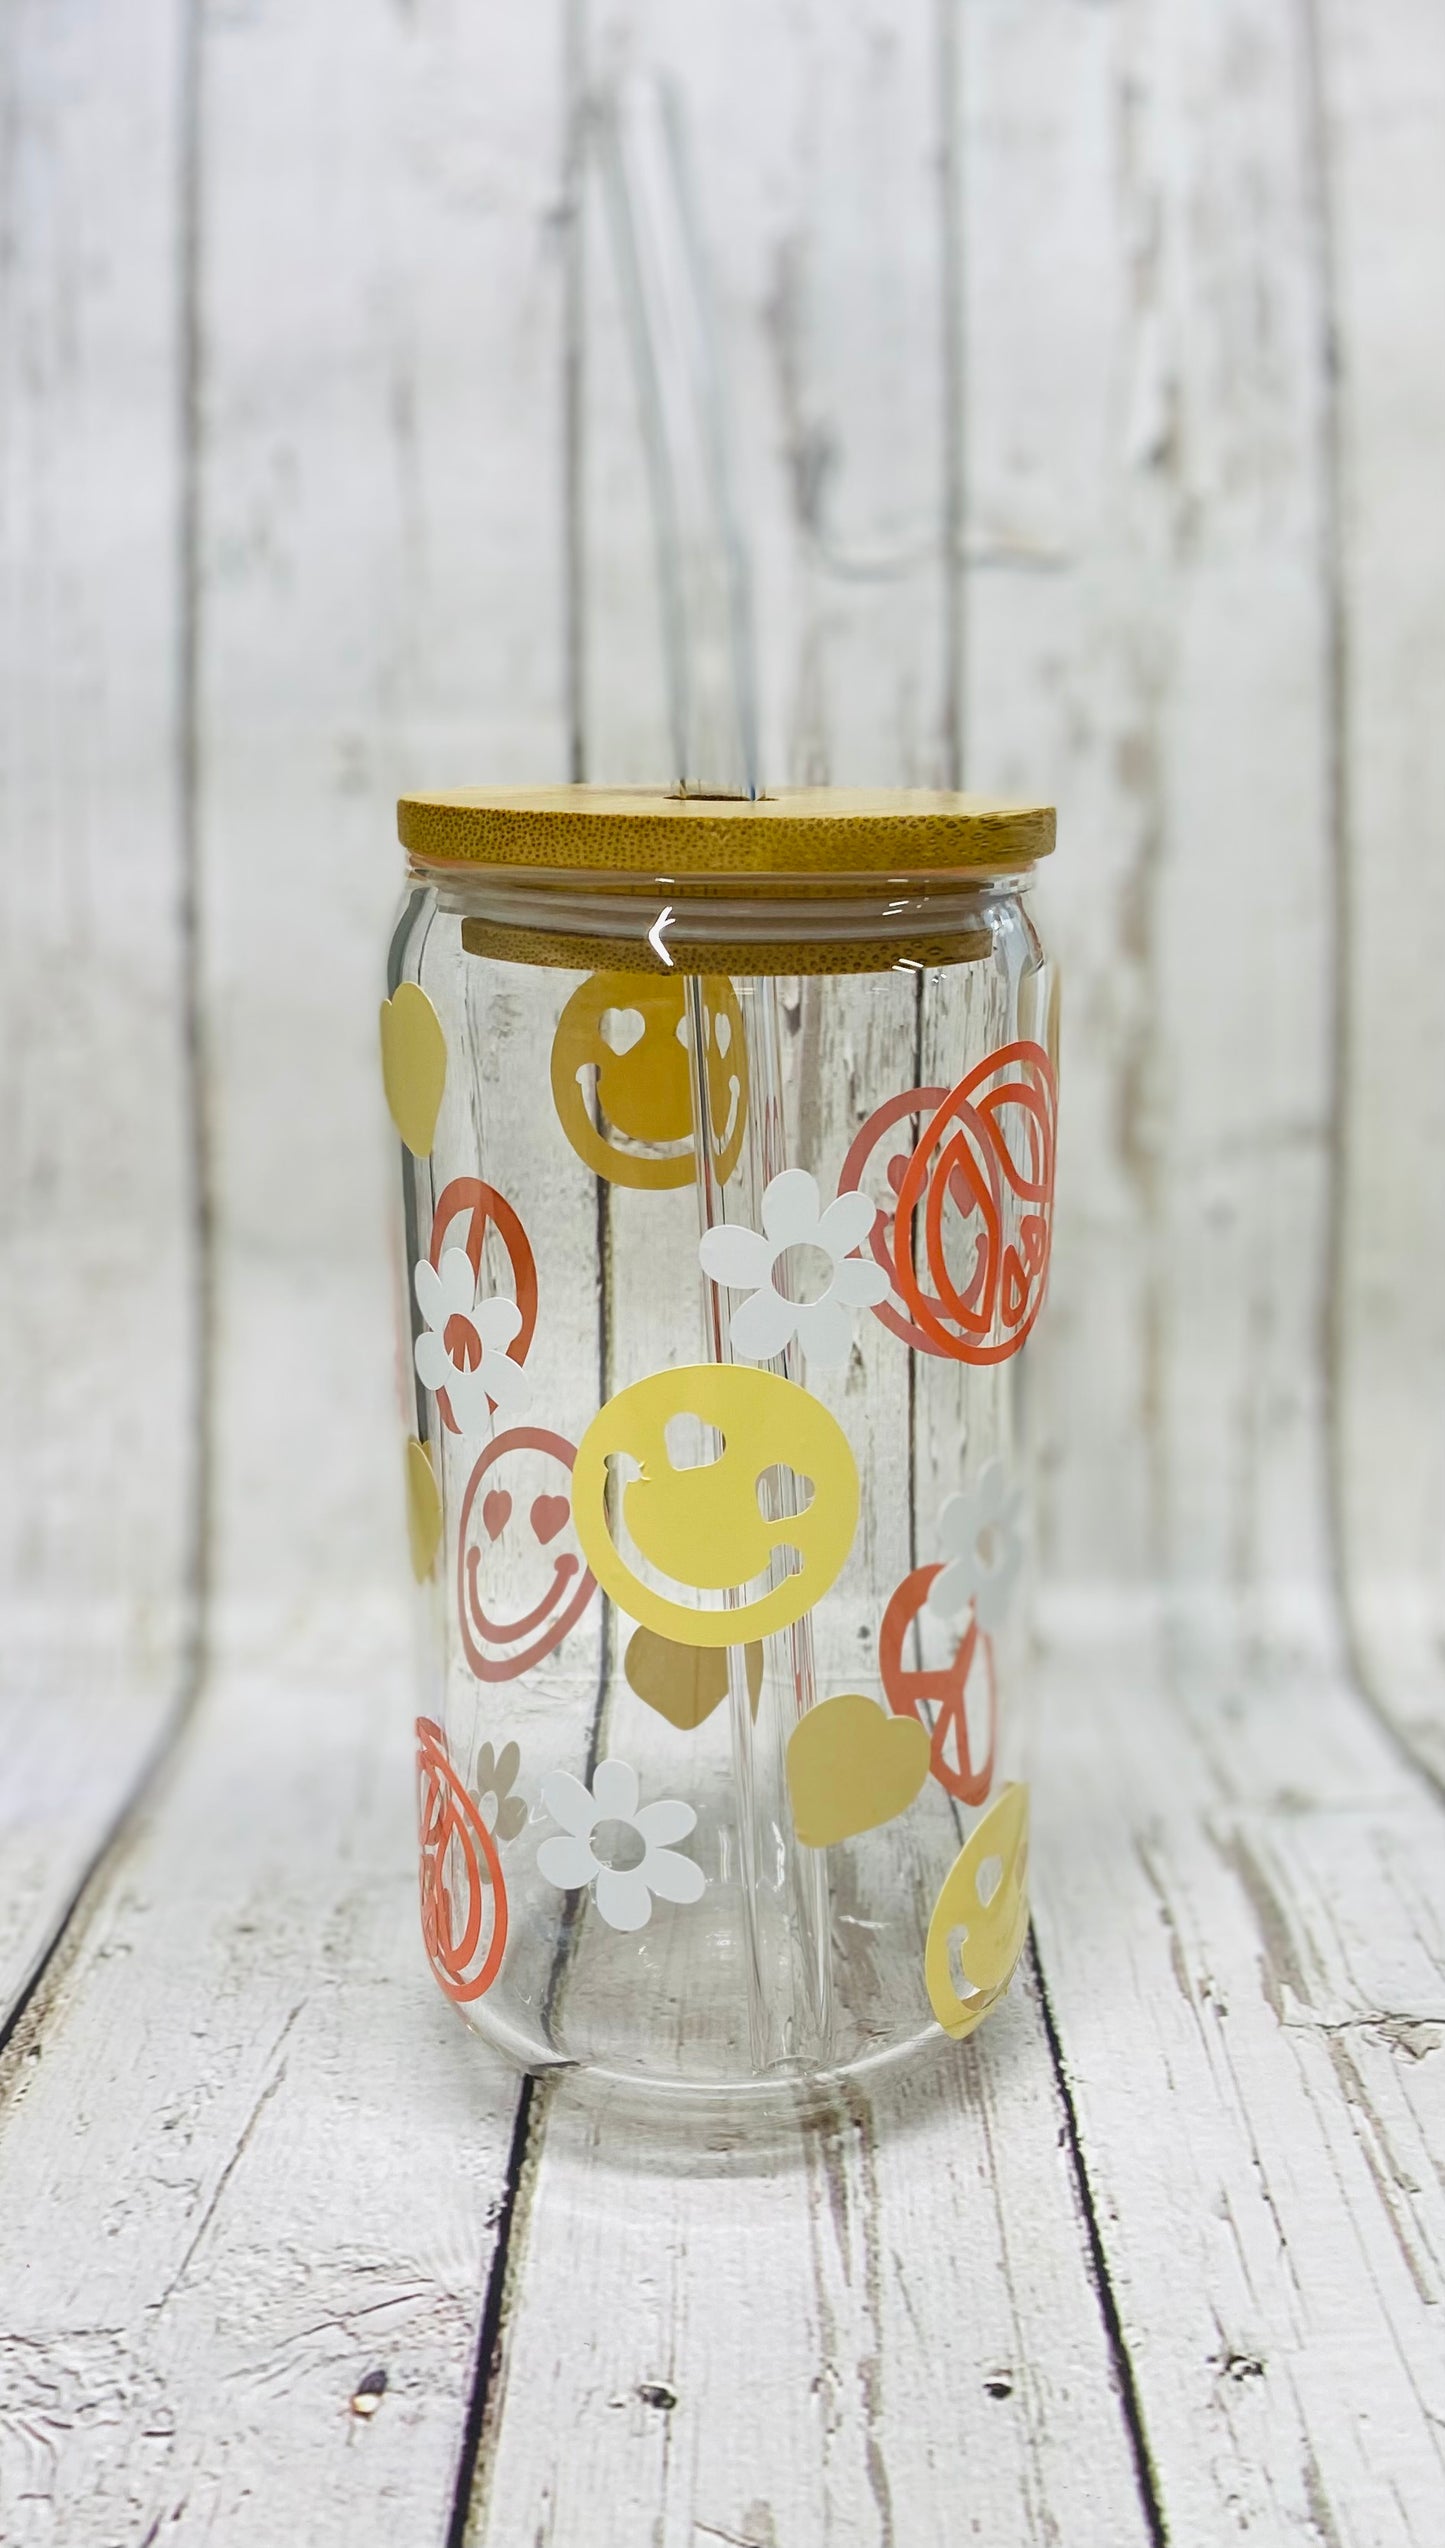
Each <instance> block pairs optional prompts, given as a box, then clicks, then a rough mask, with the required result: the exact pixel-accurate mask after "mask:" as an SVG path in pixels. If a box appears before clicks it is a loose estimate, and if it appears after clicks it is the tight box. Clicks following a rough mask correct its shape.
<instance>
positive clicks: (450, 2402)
mask: <svg viewBox="0 0 1445 2548" xmlns="http://www.w3.org/2000/svg"><path fill="white" fill-rule="evenodd" d="M629 65H631V66H632V67H633V68H635V69H640V70H648V69H662V70H666V71H668V72H670V73H671V74H672V75H674V76H675V78H676V79H677V81H678V83H679V86H680V90H681V93H682V95H683V97H684V99H685V102H686V104H687V107H688V111H689V115H690V119H691V125H692V131H693V136H694V144H695V156H696V170H697V182H698V191H699V196H700V200H701V204H702V208H703V214H704V219H705V224H706V229H707V233H708V238H709V243H710V248H711V253H712V257H713V262H714V269H715V279H716V285H717V290H718V296H719V304H720V310H721V314H722V323H723V332H724V338H725V342H726V346H727V355H728V369H729V395H730V402H731V407H732V413H733V422H734V429H735V435H736V442H737V457H738V472H739V483H740V489H741V493H742V498H743V502H744V507H745V511H746V516H747V520H748V523H749V527H750V532H751V537H752V541H753V547H754V558H755V570H756V581H757V590H758V604H759V636H760V649H761V672H762V716H763V732H764V750H765V766H766V770H767V774H768V776H769V777H770V778H771V779H773V780H775V781H786V780H812V781H828V780H834V781H839V782H846V781H859V782H862V781H872V782H878V783H914V784H920V783H924V784H927V783H938V782H947V781H949V780H951V779H952V778H953V777H954V776H955V775H958V774H961V775H962V776H963V777H964V778H965V779H966V781H967V783H968V784H970V785H974V786H978V787H981V788H999V789H1004V790H1018V791H1023V792H1028V793H1031V794H1032V793H1047V794H1049V795H1052V796H1054V797H1056V798H1057V800H1058V802H1059V805H1060V809H1061V850H1060V855H1059V858H1058V860H1057V862H1056V866H1055V868H1054V870H1053V871H1051V872H1050V873H1049V875H1048V876H1047V879H1046V881H1045V882H1044V884H1043V885H1041V887H1040V892H1039V902H1040V910H1041V918H1042V920H1043V924H1044V926H1045V929H1046V932H1047V934H1048V935H1049V936H1050V937H1051V939H1052V941H1053V943H1054V944H1055V946H1056V947H1057V949H1058V951H1059V953H1060V956H1061V958H1062V960H1063V964H1064V969H1065V986H1066V1001H1065V1030H1064V1090H1065V1117H1064V1133H1065V1139H1064V1146H1063V1157H1062V1177H1063V1186H1062V1192H1061V1198H1060V1219H1059V1228H1058V1237H1057V1252H1056V1269H1057V1270H1056V1279H1055V1285H1054V1293H1053V1299H1052V1303H1051V1309H1050V1317H1049V1321H1048V1325H1047V1330H1046V1332H1045V1333H1042V1334H1041V1336H1040V1340H1039V1352H1038V1359H1037V1362H1036V1363H1035V1364H1034V1365H1033V1394H1034V1406H1033V1416H1034V1422H1035V1428H1036V1438H1037V1442H1038V1447H1039V1541H1040V1554H1041V1558H1042V1561H1043V1575H1044V1596H1045V1597H1044V1601H1043V1606H1042V1621H1041V1625H1042V1633H1043V1654H1042V1661H1041V1671H1040V1695H1039V1723H1038V1740H1037V1749H1036V1762H1037V1794H1038V1804H1039V1845H1038V1853H1037V1859H1038V1864H1037V1892H1038V1909H1037V1919H1036V1932H1035V1953H1034V1958H1033V1961H1032V1963H1031V1967H1030V1971H1029V1973H1028V1974H1027V1976H1026V1977H1025V1979H1024V1981H1023V1982H1022V1983H1021V1985H1020V1987H1019V1989H1018V1991H1017V1992H1016V1994H1015V1997H1014V1999H1013V2001H1012V2003H1011V2004H1010V2007H1009V2008H1008V2010H1007V2011H1006V2012H1004V2013H1003V2015H1002V2016H1001V2017H1000V2019H999V2020H998V2021H997V2022H996V2024H995V2025H994V2026H992V2027H991V2028H990V2029H989V2030H987V2033H986V2035H985V2036H984V2038H982V2039H981V2040H980V2042H979V2043H978V2045H977V2046H976V2047H974V2048H973V2049H971V2050H970V2051H969V2052H968V2053H967V2054H966V2055H964V2056H963V2057H962V2058H959V2057H955V2058H953V2059H952V2060H950V2061H948V2062H946V2063H943V2064H940V2065H939V2066H938V2067H937V2068H936V2069H934V2070H932V2071H931V2072H927V2073H926V2074H925V2075H924V2077H923V2078H922V2079H921V2080H919V2081H918V2082H917V2083H916V2084H915V2085H913V2086H912V2087H911V2088H910V2089H908V2090H907V2091H906V2092H900V2093H899V2094H898V2095H896V2096H895V2097H893V2098H888V2097H877V2098H871V2099H867V2100H865V2099H863V2098H861V2097H860V2098H857V2099H856V2100H851V2101H850V2102H849V2103H848V2105H847V2107H846V2109H844V2110H840V2111H839V2112H838V2114H837V2115H836V2116H835V2117H833V2118H832V2120H831V2122H830V2123H828V2124H826V2125H824V2126H820V2127H818V2128H817V2129H814V2130H811V2131H809V2132H807V2133H800V2134H794V2135H787V2134H784V2135H780V2136H779V2137H778V2138H777V2139H776V2140H775V2141H772V2142H769V2143H768V2144H767V2145H766V2146H763V2147H750V2146H745V2145H742V2144H740V2143H737V2144H734V2145H732V2146H729V2147H728V2148H726V2149H724V2150H722V2151H718V2152H713V2153H709V2154H708V2156H707V2159H706V2163H705V2164H703V2163H702V2162H700V2161H699V2162H696V2163H694V2164H691V2165H689V2164H688V2163H686V2161H685V2159H684V2157H683V2155H682V2154H681V2153H680V2152H679V2151H678V2150H677V2149H676V2148H675V2147H672V2146H669V2145H667V2144H665V2143H662V2142H659V2143H658V2144H657V2145H656V2146H652V2145H651V2144H650V2143H648V2142H647V2141H646V2139H645V2138H640V2137H638V2136H637V2135H636V2134H635V2133H629V2132H626V2131H624V2130H623V2129H622V2128H621V2127H620V2126H619V2125H617V2124H616V2123H613V2122H610V2121H609V2119H608V2118H607V2117H606V2116H605V2115H600V2114H598V2113H596V2112H593V2111H590V2110H589V2109H587V2108H586V2107H585V2106H583V2105H580V2104H577V2103H574V2102H571V2101H570V2100H569V2099H568V2098H566V2097H565V2096H563V2095H560V2094H557V2093H554V2092H552V2091H548V2092H545V2093H544V2092H542V2091H534V2090H531V2089H522V2090H521V2091H520V2092H519V2090H518V2089H517V2087H516V2085H515V2083H513V2082H510V2081H508V2080H507V2079H505V2078H503V2077H501V2076H500V2075H499V2074H497V2073H494V2072H493V2071H492V2070H491V2069H490V2068H489V2067H488V2065H486V2064H485V2063H484V2062H481V2061H479V2060H478V2058H477V2056H476V2054H475V2052H474V2050H473V2049H472V2048H471V2047H470V2046H469V2045H468V2043H467V2042H466V2040H465V2039H464V2038H462V2037H461V2035H460V2033H459V2030H457V2029H456V2028H455V2026H454V2023H453V2021H451V2020H450V2018H449V2016H448V2013H447V2011H446V2010H445V2009H444V2008H443V2007H442V2005H441V2004H440V2002H439V2001H435V1995H434V1994H433V1993H432V1992H431V1991H430V1988H429V1985H428V1984H427V1982H426V1979H425V1976H424V1973H423V1971H422V1967H421V1959H420V1955H419V1952H418V1949H417V1945H416V1941H415V1935H414V1929H415V1918H414V1908H413V1883H414V1878H413V1868H412V1841H411V1834H410V1793H409V1779H408V1770H407V1719H408V1702H407V1687H406V1672H407V1663H406V1640H405V1611H404V1588H403V1585H402V1581H401V1570H400V1565H399V1557H400V1550H401V1544H402V1543H401V1517H400V1493H399V1480H398V1478H397V1475H396V1457H395V1443H394V1419H393V1416H392V1411H391V1404H390V1377H391V1368H392V1347H391V1342H390V1333H389V1303H388V1299H387V1290H386V1278H385V1274H384V1271H383V1268H384V1265H385V1249H384V1245H383V1236H384V1228H385V1213H386V1209H387V1204H388V1201H389V1197H388V1193H387V1187H386V1154H385V1146H384V1141H383V1136H382V1130H381V1125H380V1120H379V1108H378V1103H377V1096H376V1088H375V1057H374V1049H373V1042H374V1015H375V1002H376V997H377V989H378V982H379V976H380V966H381V950H382V946H383V943H384V932H385V929H386V925H387V919H388V914H389V911H390V907H391V904H392V901H393V897H394V894H395V887H396V877H397V864H396V851H395V847H394V843H393V841H392V839H391V815H390V800H391V799H392V797H393V796H394V795H395V794H396V792H397V790H398V788H399V787H401V786H402V785H405V784H422V785H433V786H445V785H447V784H449V783H454V784H461V783H465V782H466V781H468V780H471V781H478V780H492V781H495V782H509V781H510V782H521V781H525V780H528V779H553V778H560V777H564V776H566V775H568V774H582V773H585V774H586V775H588V776H591V777H594V778H599V779H630V778H656V777H659V776H662V775H664V774H665V766H666V765H665V752H666V724H665V703H664V698H663V690H662V679H661V654H660V645H659V637H658V625H657V609H656V597H655V592H654V588H653V583H652V578H651V529H650V523H649V519H648V514H647V502H646V486H645V478H644V472H643V465H642V458H641V447H640V442H639V436H638V427H637V415H636V406H635V396H634V390H633V384H632V379H631V374H630V371H629V368H628V363H627V357H626V349H625V340H624V334H623V329H622V324H621V314H620V311H619V307H618V297H617V286H616V280H615V275H614V270H613V265H612V261H611V255H610V250H609V245H608V238H607V231H606V224H605V219H604V213H603V206H602V202H601V194H600V184H599V177H598V170H597V164H596V157H595V151H594V148H593V144H592V140H591V132H592V114H593V108H594V104H595V100H596V99H597V97H598V95H599V94H600V92H601V90H602V88H603V86H604V84H605V83H606V82H608V81H610V80H612V79H614V78H616V77H617V76H618V75H619V73H621V72H622V71H623V70H625V69H626V68H627V66H629ZM0 98H3V117H0V128H3V132H4V137H5V138H4V149H3V161H0V183H3V186H4V208H3V222H4V241H5V253H4V256H3V258H0V451H3V470H0V592H3V596H4V615H3V621H0V649H3V682H0V701H3V705H0V718H3V725H0V735H3V744H0V788H3V807H4V826H5V837H4V860H3V865H0V893H3V896H4V926H3V930H0V968H3V991H0V1145H3V1163H4V1172H3V1191H4V1196H5V1208H4V1212H3V1217H0V1293H3V1303H4V1315H5V1339H6V1343H5V1350H4V1353H3V1355H0V1403H3V1411H4V1425H3V1433H4V1444H5V1453H4V1460H3V1464H0V1477H3V1489H0V1494H3V1503H0V1511H3V1519H4V1538H3V1548H4V1556H3V1569H0V1604H3V1608H0V1616H3V1622H4V1631H5V1633H4V1665H3V1675H0V1724H3V1729H4V1755H3V1762H4V1767H3V1775H0V2363H3V2376H0V2539H3V2540H4V2541H6V2542H7V2543H8V2542H15V2543H18V2548H41V2543H44V2548H50V2544H51V2543H53V2542H55V2541H57V2540H63V2541H64V2542H65V2543H66V2548H92V2544H93V2548H110V2543H113V2542H115V2541H118V2540H122V2539H123V2540H125V2541H127V2542H134V2543H136V2548H141V2543H144V2548H151V2544H152V2543H155V2542H162V2541H167V2542H168V2541H171V2540H176V2541H187V2540H191V2539H195V2540H199V2539H201V2538H203V2537H208V2536H212V2535H216V2536H222V2537H224V2538H225V2539H226V2540H227V2542H228V2543H235V2548H247V2543H250V2542H252V2541H254V2542H255V2543H257V2548H262V2543H264V2548H271V2543H273V2542H274V2541H275V2540H276V2539H278V2538H290V2537H295V2538H298V2539H305V2540H307V2541H309V2542H316V2543H318V2544H322V2543H327V2542H330V2541H332V2540H335V2541H337V2542H338V2543H339V2542H341V2541H343V2540H345V2541H346V2542H347V2543H348V2548H356V2543H367V2542H372V2541H374V2542H376V2543H377V2548H382V2543H388V2548H389V2543H392V2542H394V2541H396V2540H398V2539H402V2538H404V2539H406V2540H407V2541H408V2543H411V2542H416V2543H423V2542H430V2541H435V2542H436V2543H438V2548H442V2543H446V2548H461V2543H462V2542H464V2541H471V2542H473V2543H481V2542H484V2541H485V2542H487V2543H489V2548H512V2543H513V2542H520V2541H522V2540H527V2541H533V2540H535V2541H538V2542H547V2543H550V2548H574V2543H577V2544H578V2548H580V2544H581V2543H586V2548H611V2544H612V2543H614V2542H615V2543H617V2548H633V2544H634V2543H636V2542H638V2541H642V2540H648V2541H654V2542H657V2543H660V2548H714V2543H717V2542H722V2543H731V2548H813V2543H815V2542H828V2543H830V2544H831V2543H834V2542H837V2543H840V2548H853V2543H858V2548H901V2543H903V2542H905V2541H906V2542H910V2543H911V2542H913V2541H932V2540H934V2539H940V2540H941V2539H944V2538H948V2539H950V2540H952V2539H957V2538H962V2537H966V2536H972V2537H979V2538H988V2539H991V2540H993V2541H995V2542H997V2543H999V2548H1012V2543H1014V2542H1019V2543H1023V2542H1030V2543H1032V2542H1040V2543H1042V2542H1045V2541H1059V2540H1062V2541H1064V2542H1067V2543H1068V2548H1088V2543H1093V2542H1098V2543H1100V2548H1128V2543H1132V2542H1134V2541H1139V2542H1141V2543H1145V2542H1152V2543H1158V2542H1160V2541H1162V2540H1165V2539H1171V2540H1173V2541H1175V2542H1181V2543H1182V2542H1188V2543H1190V2548H1195V2543H1201V2548H1202V2544H1203V2543H1213V2542H1216V2541H1217V2542H1220V2543H1224V2542H1226V2541H1233V2540H1235V2539H1236V2538H1238V2537H1240V2536H1245V2537H1248V2538H1252V2539H1257V2540H1259V2541H1260V2542H1262V2543H1263V2542H1267V2543H1270V2548H1273V2543H1275V2542H1289V2543H1295V2542H1298V2543H1300V2548H1395V2543H1405V2542H1410V2543H1415V2548H1435V2543H1436V2542H1437V2541H1438V2538H1439V2535H1440V2506H1441V2503H1442V2501H1445V2471H1442V2465H1441V2460H1442V2450H1445V2444H1442V2435H1445V2346H1442V2342H1441V2334H1440V2326H1441V2321H1442V2318H1445V2308H1442V2289H1445V2202H1442V2195H1441V2184H1442V2157H1445V2133H1442V2111H1441V2108H1442V2089H1441V2081H1442V2080H1445V1972H1442V1964H1445V1847H1442V1822H1441V1814H1442V1802H1445V1703H1442V1689H1441V1684H1442V1666H1441V1656H1442V1651H1445V1646H1442V1626H1445V1622H1442V1617H1441V1547H1442V1537H1445V1423H1442V1391H1445V1306H1442V1303H1445V1287H1442V1283H1441V1279H1440V1277H1441V1267H1442V1263H1445V1177H1442V1175H1441V1168H1440V1162H1441V1157H1442V1154H1445V1002H1442V998H1441V992H1440V984H1441V981H1442V978H1445V881H1442V878H1445V867H1442V862H1441V858H1440V841H1441V836H1442V831H1445V753H1442V746H1441V742H1440V733H1441V725H1440V718H1439V713H1438V701H1439V697H1440V691H1441V679H1442V673H1445V513H1442V509H1441V506H1440V503H1439V500H1438V494H1437V487H1436V481H1437V478H1438V454H1439V451H1440V448H1441V444H1442V438H1445V335H1442V331H1441V328H1440V325H1439V317H1440V296H1441V247H1440V242H1441V239H1442V236H1445V22H1442V20H1441V17H1440V13H1439V11H1438V9H1436V8H1434V7H1433V6H1431V5H1429V4H1428V0H1369V5H1367V0H1293V4H1292V5H1291V6H1289V7H1288V8H1273V9H1271V8H1267V7H1265V6H1264V5H1263V0H1173V5H1169V4H1168V0H830V4H829V5H828V6H823V5H822V0H791V5H789V6H788V7H786V8H778V7H776V6H764V5H761V0H730V5H724V0H696V5H694V6H692V7H690V8H688V9H687V10H686V11H682V10H677V9H668V8H665V7H662V6H660V5H657V0H546V4H545V5H543V6H539V7H536V8H529V9H526V10H516V9H513V10H504V9H502V8H500V7H498V6H495V5H477V6H474V7H472V8H469V9H467V8H462V7H460V6H459V5H457V0H348V5H347V6H345V7H344V8H343V7H342V6H341V0H288V4H287V5H284V6H283V5H282V0H12V5H11V6H10V8H9V9H8V10H7V11H6V12H5V13H4V16H3V19H0ZM434 2002H435V2004H434ZM368 2383H369V2385H367V2384H368Z"/></svg>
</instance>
